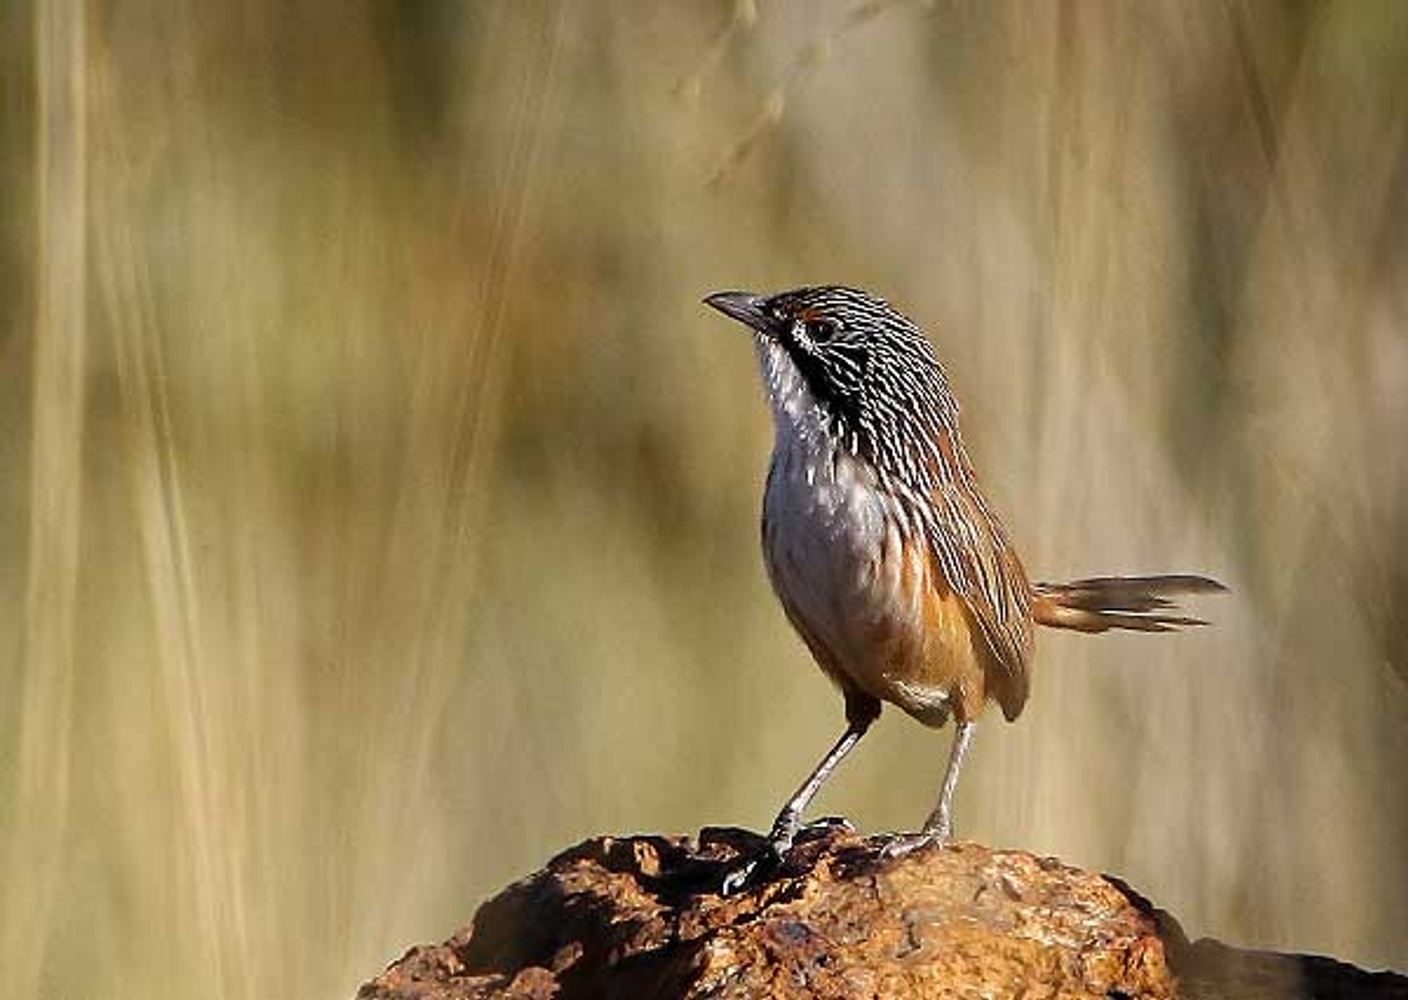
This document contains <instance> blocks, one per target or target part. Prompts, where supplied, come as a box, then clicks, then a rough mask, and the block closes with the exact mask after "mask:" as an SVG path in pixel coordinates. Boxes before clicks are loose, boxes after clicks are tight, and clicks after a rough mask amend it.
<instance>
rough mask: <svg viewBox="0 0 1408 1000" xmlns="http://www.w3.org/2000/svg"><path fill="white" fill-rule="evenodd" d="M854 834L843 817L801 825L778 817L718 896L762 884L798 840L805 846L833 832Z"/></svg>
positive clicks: (726, 878) (726, 877)
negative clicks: (759, 846) (758, 847)
mask: <svg viewBox="0 0 1408 1000" xmlns="http://www.w3.org/2000/svg"><path fill="white" fill-rule="evenodd" d="M855 831H856V828H855V826H854V825H853V824H852V823H851V821H850V820H848V819H846V818H845V817H844V816H823V817H822V818H821V819H816V820H812V821H811V822H810V823H802V822H800V821H799V820H798V819H797V818H796V817H795V816H789V815H783V816H779V817H778V819H777V822H776V823H774V824H773V828H772V832H771V833H770V834H768V839H767V840H766V841H764V843H763V846H762V849H761V850H760V851H758V853H756V854H755V855H754V856H753V857H751V858H748V859H747V860H745V861H744V862H743V863H742V864H740V865H738V866H737V867H735V868H732V869H730V870H729V872H728V873H727V874H726V875H724V878H723V882H722V884H720V886H719V895H721V896H733V895H736V894H738V893H740V892H743V891H745V890H746V889H749V888H752V887H753V886H755V885H758V884H759V883H761V882H763V881H765V880H766V879H767V877H768V876H769V875H771V874H773V873H774V872H776V871H777V870H778V869H779V868H780V867H782V863H783V861H784V860H786V858H787V855H788V853H789V852H790V851H791V850H792V845H793V844H795V843H796V842H797V841H798V840H801V841H803V842H806V841H809V840H815V839H818V838H821V837H827V836H829V835H831V834H833V833H836V832H843V833H855Z"/></svg>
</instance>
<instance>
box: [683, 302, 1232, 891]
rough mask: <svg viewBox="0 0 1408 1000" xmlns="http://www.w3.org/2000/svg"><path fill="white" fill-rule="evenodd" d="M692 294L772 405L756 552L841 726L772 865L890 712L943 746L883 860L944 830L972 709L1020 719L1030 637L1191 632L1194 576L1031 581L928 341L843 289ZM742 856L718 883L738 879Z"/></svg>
mask: <svg viewBox="0 0 1408 1000" xmlns="http://www.w3.org/2000/svg"><path fill="white" fill-rule="evenodd" d="M704 302H705V303H706V304H707V305H709V306H711V307H713V308H714V309H716V310H718V311H719V312H721V313H723V314H724V315H725V316H727V317H729V318H730V319H733V320H736V321H737V322H739V323H741V324H743V325H744V326H745V327H747V328H748V329H749V331H750V332H751V333H752V340H753V346H754V350H755V353H756V357H757V362H758V368H759V372H760V374H761V377H762V383H763V389H764V392H765V394H766V396H767V401H768V404H769V407H770V409H771V411H772V422H773V428H774V438H773V449H772V458H771V462H770V465H769V468H768V473H767V484H766V487H765V490H764V493H763V502H762V532H761V534H762V550H763V561H764V564H765V566H766V569H767V574H768V577H769V580H770V582H771V584H772V587H773V590H774V592H775V593H776V595H777V597H778V599H779V601H780V603H781V605H782V609H783V611H784V612H785V614H786V616H787V618H788V620H789V621H790V622H791V624H792V626H793V628H794V629H795V630H796V632H797V633H798V634H799V635H800V637H801V639H802V641H803V642H804V643H805V645H806V647H807V648H808V649H809V650H810V652H811V654H812V657H813V659H815V660H816V662H817V665H818V666H819V667H820V668H821V670H822V671H823V673H825V674H826V676H827V677H828V678H829V679H830V680H831V681H832V682H833V683H834V684H835V685H836V687H838V688H839V689H840V693H841V695H842V698H843V699H844V702H845V715H846V727H845V730H844V732H843V733H842V734H841V736H840V738H839V739H838V740H837V741H836V742H835V744H834V745H833V746H832V747H831V748H830V749H829V750H828V751H827V752H826V753H825V755H824V756H823V757H822V758H821V760H820V762H819V763H818V764H817V765H816V767H815V768H813V769H812V771H811V772H810V774H808V776H807V778H806V780H805V781H803V782H802V784H801V786H800V787H799V788H798V789H797V791H796V792H795V793H794V794H793V795H792V796H791V797H790V798H788V800H787V801H786V803H785V804H784V805H783V807H782V809H781V811H780V812H779V813H778V814H777V818H776V820H775V821H774V822H773V825H772V830H771V832H770V834H769V835H768V838H767V842H766V853H767V855H768V856H769V857H770V858H772V859H773V861H774V862H776V861H779V860H780V859H781V858H783V857H784V856H785V855H786V854H787V852H788V851H789V850H790V849H791V847H792V846H793V843H794V841H795V840H796V838H797V836H798V834H799V833H800V832H801V831H802V829H803V816H804V814H805V811H806V809H807V807H808V806H809V805H810V803H811V801H812V799H813V798H814V797H815V796H816V794H817V792H818V791H819V790H820V788H821V786H822V784H823V783H824V782H825V781H826V779H827V778H828V776H830V774H831V773H832V772H833V771H834V770H835V768H836V767H837V765H838V764H840V763H841V761H842V759H843V758H845V757H846V755H847V754H849V753H850V752H851V750H852V749H854V747H855V746H856V744H857V743H858V742H859V741H860V739H861V737H863V736H864V735H865V733H866V732H867V730H869V729H870V727H871V725H872V723H874V722H875V720H876V719H877V718H878V717H879V715H880V712H881V707H882V705H883V704H890V705H893V706H895V707H897V708H899V709H900V710H902V711H903V712H905V713H906V714H908V715H909V716H911V717H913V718H914V719H916V720H917V721H919V722H920V723H922V724H924V725H926V726H929V727H933V728H939V727H942V726H944V725H945V724H947V723H948V722H950V721H952V722H953V726H954V735H953V741H952V745H951V748H950V750H949V755H948V763H947V766H946V768H945V771H944V776H943V781H942V784H941V785H940V788H939V793H938V801H937V804H936V805H935V806H934V808H933V810H932V812H930V813H929V815H928V818H927V819H926V820H925V821H924V823H923V825H922V826H921V827H920V829H919V830H918V831H917V832H916V833H913V834H897V835H895V836H894V837H893V839H892V840H891V841H890V842H889V843H888V845H887V847H886V848H885V852H886V854H887V855H890V856H897V855H900V854H903V853H907V852H908V851H911V850H914V849H917V848H918V847H921V846H924V845H927V844H934V843H938V844H942V843H945V842H947V841H948V840H949V839H950V838H951V836H952V834H953V799H954V792H955V790H956V788H957V786H958V777H959V773H960V771H961V770H962V767H963V762H964V759H965V758H966V756H967V754H968V751H969V748H970V746H971V744H972V741H973V735H974V732H975V727H976V724H977V719H978V717H979V715H980V714H981V713H982V712H983V710H984V708H985V706H986V704H987V703H988V702H990V701H995V702H996V703H997V705H998V707H999V708H1000V709H1001V711H1002V714H1003V716H1004V717H1005V718H1006V719H1007V720H1008V721H1012V720H1015V719H1016V718H1017V717H1018V715H1020V714H1021V712H1022V710H1023V708H1024V707H1025V705H1026V703H1027V698H1028V695H1029V694H1030V690H1031V664H1032V655H1033V645H1034V633H1035V631H1036V628H1035V627H1036V626H1037V625H1043V626H1049V627H1052V628H1058V629H1073V630H1075V631H1078V632H1090V633H1097V632H1105V631H1107V630H1110V629H1125V630H1133V631H1139V632H1167V631H1172V630H1176V629H1180V628H1183V627H1185V626H1195V625H1204V624H1206V622H1205V621H1203V620H1202V619H1199V618H1194V617H1190V616H1188V615H1185V614H1183V613H1182V612H1181V610H1180V609H1179V608H1178V606H1177V603H1176V601H1175V598H1178V597H1181V596H1183V595H1191V594H1205V593H1213V592H1216V591H1221V590H1224V589H1225V588H1224V587H1223V585H1222V584H1220V583H1219V582H1217V581H1216V580H1213V579H1210V578H1208V577H1204V576H1198V575H1193V574H1170V575H1159V576H1102V577H1092V578H1088V579H1081V580H1075V581H1073V582H1069V583H1040V582H1032V581H1031V580H1030V579H1029V578H1028V576H1027V573H1026V570H1025V569H1024V567H1023V564H1022V561H1021V559H1020V558H1019V557H1018V554H1017V551H1016V550H1015V548H1014V547H1013V544H1012V542H1011V539H1010V538H1009V535H1008V533H1007V530H1006V529H1005V528H1004V527H1003V523H1002V521H1001V519H1000V518H999V517H998V514H997V512H996V511H995V510H994V508H993V506H992V505H991V503H989V501H988V499H987V498H986V497H985V496H984V495H983V492H982V490H981V489H980V488H979V484H978V480H977V477H976V475H975V473H974V470H973V464H972V462H971V461H970V460H969V457H968V452H967V450H966V448H965V447H964V444H963V438H962V435H961V434H960V432H959V406H958V401H957V399H956V398H955V397H954V394H953V391H952V389H951V388H950V383H949V378H948V374H947V372H946V371H945V369H944V366H943V364H942V363H941V362H940V361H939V358H938V356H937V355H936V354H935V352H934V348H933V345H932V344H931V343H930V341H929V339H928V338H927V337H926V336H925V335H924V333H923V332H922V331H921V330H920V328H919V327H918V326H917V325H916V324H915V323H914V321H913V320H911V319H909V318H908V317H907V316H905V315H904V314H902V313H901V312H900V311H899V310H897V309H896V308H894V307H893V306H891V305H890V304H889V303H888V302H886V301H884V300H882V299H880V298H877V297H875V296H873V295H871V294H869V293H867V292H864V291H861V290H859V289H856V288H851V287H846V286H842V285H816V286H808V287H802V288H796V289H792V290H790V291H784V292H780V293H777V294H767V295H764V294H756V293H753V292H743V291H721V292H716V293H713V294H711V295H709V296H707V297H706V298H705V299H704ZM755 871H756V865H755V864H754V863H753V862H750V863H749V864H748V865H746V866H744V867H743V868H742V869H740V870H739V871H737V872H735V873H733V874H732V875H730V876H729V877H728V878H727V879H726V880H725V886H724V889H725V891H726V892H727V891H733V890H736V889H738V888H740V887H741V886H742V885H743V884H746V883H747V881H748V880H749V879H750V878H751V877H752V875H753V874H754V873H755Z"/></svg>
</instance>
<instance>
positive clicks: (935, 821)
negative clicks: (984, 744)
mask: <svg viewBox="0 0 1408 1000" xmlns="http://www.w3.org/2000/svg"><path fill="white" fill-rule="evenodd" d="M977 725H978V724H977V723H976V722H960V723H958V725H957V728H956V729H955V731H954V734H953V747H952V748H951V749H950V750H949V752H948V767H947V768H945V770H944V786H943V788H942V789H940V790H939V804H938V805H937V806H935V807H934V811H933V812H932V813H930V814H929V818H928V819H926V820H925V821H924V828H923V830H922V831H921V832H922V833H927V834H929V835H930V836H931V837H933V838H934V839H935V840H937V841H938V842H939V843H941V844H942V843H945V842H946V841H947V840H948V839H949V837H951V836H953V793H954V791H955V790H956V789H957V788H958V772H959V771H961V770H962V769H963V758H964V757H966V756H968V747H969V746H970V745H971V744H972V742H973V730H974V729H976V728H977Z"/></svg>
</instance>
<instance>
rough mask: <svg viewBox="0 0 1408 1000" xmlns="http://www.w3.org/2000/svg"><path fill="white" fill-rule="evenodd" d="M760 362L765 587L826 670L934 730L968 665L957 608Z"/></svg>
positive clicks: (854, 462) (886, 501)
mask: <svg viewBox="0 0 1408 1000" xmlns="http://www.w3.org/2000/svg"><path fill="white" fill-rule="evenodd" d="M759 353H760V360H761V362H762V368H763V374H764V381H765V383H766V384H767V386H768V389H769V398H770V401H771V403H772V406H773V417H774V422H775V425H776V438H775V442H774V447H773V457H772V467H771V468H770V469H769V472H768V483H767V490H766V492H765V494H764V498H763V555H764V560H765V562H766V563H767V568H768V575H769V576H770V577H771V579H772V584H773V588H774V589H775V590H776V591H777V594H778V597H779V598H780V599H781V601H782V605H783V607H784V609H785V610H786V612H787V616H788V618H789V619H791V621H792V623H793V625H794V626H796V628H797V630H798V632H800V633H801V635H802V637H803V639H804V640H805V641H806V643H807V645H808V646H809V647H810V648H811V650H812V652H813V654H814V655H815V656H816V658H817V660H818V661H819V662H820V664H821V666H822V668H823V669H825V670H826V671H827V672H828V673H830V674H832V675H833V677H836V678H837V679H838V680H839V679H843V678H844V679H845V680H847V681H849V682H850V683H853V684H855V685H856V686H858V687H860V688H861V689H862V690H864V691H867V692H869V693H871V694H873V695H875V696H876V697H880V698H884V699H885V700H888V701H892V702H895V703H896V704H899V705H900V706H901V707H903V708H904V709H905V710H906V711H908V712H910V713H911V714H913V715H915V716H916V717H918V718H920V719H921V721H925V722H928V723H930V724H938V723H939V722H940V721H942V718H943V717H944V715H946V714H947V711H948V707H949V706H948V702H949V697H950V693H951V691H952V690H953V688H954V687H955V686H956V685H957V683H958V675H959V674H961V673H966V672H968V671H967V668H968V667H970V666H972V664H971V660H972V653H971V649H970V648H969V643H968V633H967V629H966V628H965V627H964V626H965V623H964V621H963V620H962V611H961V609H960V607H959V602H958V601H957V600H956V598H955V597H954V595H953V594H952V593H951V592H950V591H949V590H948V588H947V587H946V586H944V585H943V582H942V579H941V574H939V573H938V572H937V571H936V569H935V567H934V566H933V565H932V563H931V560H930V559H929V556H928V547H927V545H926V544H925V543H924V541H923V540H922V537H916V535H917V534H918V533H917V531H916V530H913V529H915V528H917V525H916V523H915V520H914V519H913V518H912V517H911V516H909V515H908V513H907V512H906V511H905V509H904V508H903V506H902V505H901V503H900V501H899V500H898V499H897V498H896V496H895V495H894V494H893V493H891V492H890V491H887V490H886V489H884V488H883V486H882V485H881V484H880V482H879V480H878V475H877V473H876V472H875V470H874V469H873V468H872V467H871V466H870V465H869V464H868V463H867V462H865V461H864V460H862V459H859V458H857V457H855V456H854V455H852V454H851V453H850V452H849V451H848V450H847V449H846V448H845V447H844V446H843V445H842V444H841V443H840V442H837V441H835V440H834V439H833V438H832V437H831V435H830V434H829V433H828V428H827V427H826V424H825V420H826V415H825V413H824V412H823V411H821V410H819V409H818V408H817V407H816V405H815V404H814V403H813V402H812V401H811V400H810V399H809V398H808V397H807V394H806V389H805V386H804V385H801V384H800V379H799V377H798V376H796V373H795V372H790V371H789V370H788V369H787V367H786V366H785V364H784V363H782V360H780V359H777V358H775V357H769V355H768V353H767V351H766V350H760V352H759ZM784 360H785V359H784Z"/></svg>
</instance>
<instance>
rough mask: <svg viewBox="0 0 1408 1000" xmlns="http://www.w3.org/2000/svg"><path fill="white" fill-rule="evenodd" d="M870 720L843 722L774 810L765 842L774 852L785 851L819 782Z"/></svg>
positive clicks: (854, 743)
mask: <svg viewBox="0 0 1408 1000" xmlns="http://www.w3.org/2000/svg"><path fill="white" fill-rule="evenodd" d="M870 721H871V720H869V719H866V720H865V721H864V722H862V723H859V724H857V723H855V722H852V723H850V724H849V725H847V726H846V731H845V732H844V733H842V734H841V738H840V739H839V740H837V741H836V745H835V746H833V747H832V748H831V749H830V750H828V751H826V756H825V757H823V758H821V762H820V763H819V764H817V766H816V767H815V768H814V769H813V770H812V773H811V774H809V775H807V780H806V781H804V782H802V786H801V787H800V788H798V789H797V791H796V792H795V793H793V795H792V797H791V798H790V799H788V800H787V804H786V805H784V806H783V807H782V811H781V812H779V813H778V814H777V819H775V820H773V823H772V833H770V834H768V843H769V844H771V845H772V849H773V850H774V851H775V852H777V854H779V855H782V854H786V853H787V851H788V850H789V849H790V848H791V847H792V841H794V840H795V839H796V838H797V832H798V831H799V830H801V828H802V813H804V812H806V809H807V806H809V805H811V801H812V799H814V798H816V793H817V792H819V791H820V790H821V786H822V785H823V784H824V783H825V782H826V779H827V778H828V777H830V776H831V772H832V771H834V770H836V765H837V764H839V763H841V761H843V760H844V759H845V758H846V754H848V753H850V752H851V750H852V749H853V748H854V747H855V745H856V744H857V743H858V742H860V738H861V737H862V736H864V735H865V731H866V730H867V729H869V728H870Z"/></svg>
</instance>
